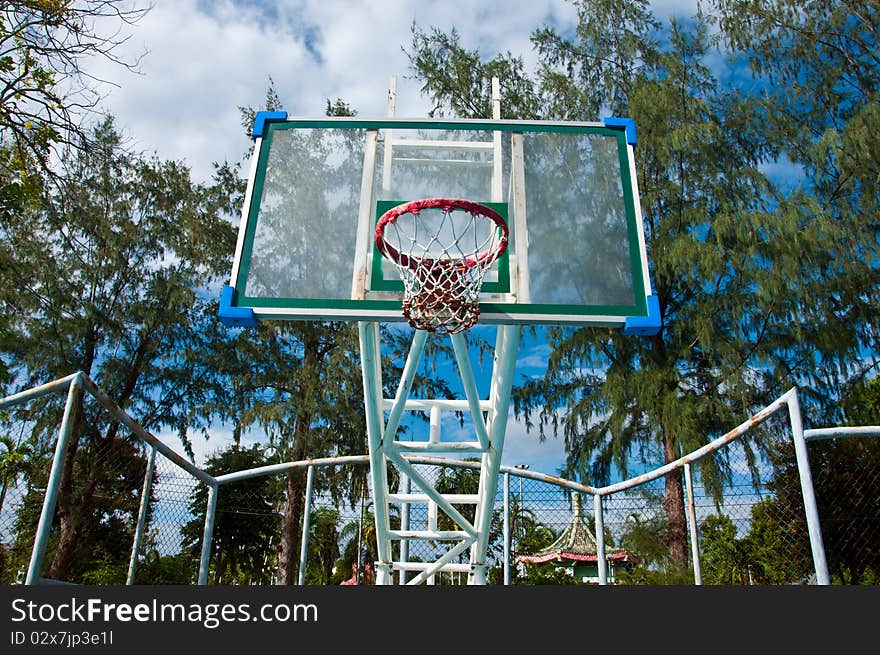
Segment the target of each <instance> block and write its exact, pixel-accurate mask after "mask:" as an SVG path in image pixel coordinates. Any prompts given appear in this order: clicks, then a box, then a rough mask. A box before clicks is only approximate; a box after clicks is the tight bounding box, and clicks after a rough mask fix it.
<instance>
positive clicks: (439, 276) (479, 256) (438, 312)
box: [376, 198, 508, 334]
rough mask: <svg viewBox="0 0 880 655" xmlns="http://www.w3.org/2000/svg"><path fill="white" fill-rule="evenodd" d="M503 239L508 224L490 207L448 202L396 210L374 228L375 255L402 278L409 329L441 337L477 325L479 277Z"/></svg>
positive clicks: (420, 203)
mask: <svg viewBox="0 0 880 655" xmlns="http://www.w3.org/2000/svg"><path fill="white" fill-rule="evenodd" d="M426 210H436V211H432V212H426ZM426 214H432V215H431V216H430V218H429V217H427V216H426ZM507 239H508V231H507V225H506V223H505V222H504V219H503V218H502V217H501V216H500V215H498V214H497V213H496V212H494V211H493V210H492V209H490V208H488V207H485V206H483V205H480V204H478V203H474V202H470V201H467V200H458V199H449V198H430V199H426V200H416V201H413V202H410V203H407V204H406V205H402V206H399V207H395V208H394V209H392V210H390V211H389V212H386V213H385V214H384V215H383V216H382V217H381V218H380V219H379V222H378V224H377V226H376V243H377V246H378V247H379V252H381V253H382V254H383V255H384V256H385V257H386V258H387V259H389V260H391V261H392V262H393V263H394V265H395V266H396V267H397V270H398V271H399V272H400V277H401V279H402V280H403V287H404V293H403V315H404V316H405V317H406V318H407V320H408V321H409V324H410V325H411V326H412V327H414V328H416V329H419V330H427V331H429V332H436V333H440V334H456V333H458V332H462V331H463V330H467V329H469V328H470V327H472V326H473V325H474V324H475V323H476V322H477V318H478V317H479V314H480V306H479V296H480V287H481V286H482V284H483V278H484V277H485V275H486V272H487V271H488V270H489V268H491V266H492V264H493V263H494V262H495V261H497V260H498V258H499V257H500V256H501V255H502V254H503V253H504V251H505V249H506V247H507Z"/></svg>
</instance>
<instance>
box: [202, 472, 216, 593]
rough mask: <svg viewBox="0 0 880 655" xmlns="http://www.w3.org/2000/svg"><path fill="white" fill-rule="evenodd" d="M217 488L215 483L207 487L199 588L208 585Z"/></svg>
mask: <svg viewBox="0 0 880 655" xmlns="http://www.w3.org/2000/svg"><path fill="white" fill-rule="evenodd" d="M219 486H220V485H218V484H217V483H216V482H215V483H214V484H210V485H208V504H207V507H206V508H205V530H204V532H203V533H202V557H201V559H200V560H199V582H198V584H199V585H200V586H204V585H206V584H208V566H209V564H210V561H211V542H212V541H213V539H214V516H215V515H216V513H217V491H218V489H219Z"/></svg>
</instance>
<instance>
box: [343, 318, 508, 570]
mask: <svg viewBox="0 0 880 655" xmlns="http://www.w3.org/2000/svg"><path fill="white" fill-rule="evenodd" d="M358 328H359V336H360V348H361V365H362V369H363V382H364V404H365V410H366V419H367V437H368V442H369V457H370V479H371V484H372V496H373V502H374V517H375V521H376V541H377V552H378V556H379V561H378V562H376V572H377V574H376V583H377V584H393V583H394V571H399V572H400V577H399V580H400V581H402V582H405V583H406V584H413V585H415V584H420V583H423V582H426V583H428V584H431V583H432V581H433V579H434V576H435V575H436V574H437V573H439V572H441V571H455V572H463V571H466V572H467V573H468V584H475V585H484V584H486V550H487V547H488V544H489V529H490V526H491V521H492V510H493V508H494V503H495V495H496V493H497V490H498V472H499V469H500V467H501V455H502V452H503V449H504V438H505V435H506V428H507V417H508V413H509V409H510V396H511V389H512V386H513V375H514V371H515V368H516V356H517V352H518V350H519V340H520V334H521V328H520V327H519V326H515V325H501V326H498V328H497V333H496V343H495V354H494V357H493V364H492V377H491V383H490V390H489V397H488V398H486V399H481V398H479V397H478V391H477V383H476V379H475V377H474V372H473V368H472V367H471V362H470V357H469V352H468V347H467V341H466V339H465V336H464V335H463V334H453V335H449V338H450V339H451V340H452V346H453V352H454V354H455V360H456V363H457V365H458V372H459V375H460V378H461V382H462V385H463V387H464V395H465V398H464V399H454V400H449V399H436V400H416V399H411V398H410V397H409V395H410V391H411V389H412V384H413V381H414V379H415V376H416V372H417V371H418V368H419V364H420V362H421V359H422V355H423V353H424V349H425V343H426V340H427V337H428V333H427V332H425V331H424V330H416V331H415V332H414V334H413V340H412V344H411V346H410V350H409V353H408V355H407V359H406V362H405V364H404V368H403V373H402V375H401V378H400V382H399V384H398V387H397V392H396V395H395V397H394V398H385V397H384V394H383V391H382V390H383V384H382V356H381V347H380V345H381V344H380V334H379V324H378V323H375V322H366V321H364V322H360V323H359V324H358ZM425 409H428V411H429V412H430V417H431V421H430V428H429V436H428V439H427V440H423V441H406V442H405V441H400V440H398V439H396V435H397V431H398V428H399V427H400V421H401V418H402V416H403V413H404V412H405V411H424V410H425ZM462 410H467V411H469V412H470V416H471V419H472V422H473V425H474V433H475V435H474V439H473V440H471V441H464V442H462V441H444V440H443V438H442V429H441V425H442V421H441V420H440V418H441V416H440V415H441V413H442V412H443V411H447V412H448V411H462ZM386 411H388V418H387V420H386V418H385V412H386ZM413 452H419V453H420V454H428V453H430V454H439V453H450V452H455V453H458V454H460V453H462V452H473V453H480V455H481V457H480V482H479V487H478V492H477V493H476V494H443V493H440V492H439V491H437V489H436V487H435V486H434V485H433V484H432V483H431V481H430V480H428V479H427V478H425V476H423V475H422V474H421V473H419V471H418V470H417V469H416V468H415V467H413V465H412V464H411V463H410V462H408V461H407V459H406V458H405V457H404V453H413ZM389 463H390V464H392V465H393V466H394V467H396V469H397V470H398V472H399V473H400V474H401V480H406V481H407V484H408V485H409V484H412V485H413V486H414V487H415V488H416V489H417V492H416V493H411V492H410V491H409V490H404V491H403V492H400V493H391V491H390V490H389V487H388V465H389ZM415 503H421V504H427V505H428V525H427V526H426V528H425V529H419V530H412V529H409V526H408V525H407V524H406V523H407V522H406V521H405V520H403V519H401V525H400V527H398V528H392V527H391V524H390V517H391V514H392V512H391V511H390V508H391V506H392V505H399V506H400V509H401V511H400V512H399V515H400V516H401V517H404V516H408V514H409V512H408V510H409V506H410V505H412V504H415ZM462 504H473V505H475V506H476V512H475V516H474V521H473V522H471V521H469V520H468V519H467V518H466V517H465V516H463V515H462V513H461V512H460V511H459V510H458V509H456V507H455V506H456V505H462ZM438 511H442V512H444V513H445V514H446V515H447V516H448V517H449V518H450V519H451V520H452V522H453V523H454V524H455V526H456V528H457V529H455V530H439V529H437V513H438ZM411 540H431V541H432V542H435V543H443V544H449V548H448V549H447V550H446V551H445V552H442V549H441V554H440V556H439V557H438V558H437V560H435V561H434V562H411V561H408V559H407V553H408V551H409V548H408V547H407V548H404V547H402V548H401V549H400V551H399V552H400V557H399V558H398V559H397V560H396V561H395V560H394V557H393V552H394V549H393V548H392V543H393V542H394V541H400V542H401V545H402V546H403V544H404V543H406V544H408V542H409V541H411ZM465 551H469V553H470V562H469V564H467V565H462V564H457V563H455V562H454V560H456V559H457V558H458V557H459V556H460V555H462V554H463V553H464V552H465ZM407 572H417V574H416V575H415V576H414V577H413V578H411V579H409V580H407V579H406V573H407Z"/></svg>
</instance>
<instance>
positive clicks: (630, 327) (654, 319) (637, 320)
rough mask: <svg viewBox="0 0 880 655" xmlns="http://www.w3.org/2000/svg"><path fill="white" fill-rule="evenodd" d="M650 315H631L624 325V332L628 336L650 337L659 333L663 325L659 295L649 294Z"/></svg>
mask: <svg viewBox="0 0 880 655" xmlns="http://www.w3.org/2000/svg"><path fill="white" fill-rule="evenodd" d="M646 300H647V301H648V315H647V316H629V317H627V319H626V323H624V325H623V334H624V335H625V336H628V337H649V336H653V335H655V334H657V333H658V332H659V331H660V328H661V327H662V321H661V319H660V301H659V300H657V296H653V295H652V296H648V297H647V298H646Z"/></svg>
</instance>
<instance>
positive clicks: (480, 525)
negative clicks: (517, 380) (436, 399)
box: [468, 325, 521, 585]
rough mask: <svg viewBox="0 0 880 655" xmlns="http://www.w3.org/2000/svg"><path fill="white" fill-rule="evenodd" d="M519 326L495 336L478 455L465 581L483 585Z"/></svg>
mask: <svg viewBox="0 0 880 655" xmlns="http://www.w3.org/2000/svg"><path fill="white" fill-rule="evenodd" d="M520 334H521V329H520V327H519V326H518V325H500V326H499V327H498V331H497V336H496V338H495V358H494V362H493V369H492V392H491V397H490V399H489V402H490V404H491V407H490V409H489V416H488V419H489V421H488V423H489V427H488V441H489V450H488V452H486V453H485V454H484V455H483V457H482V466H481V468H480V491H479V496H480V498H479V502H478V504H477V512H476V518H475V521H474V527H475V528H476V532H477V540H476V542H475V543H474V545H473V547H472V548H471V573H470V574H469V576H468V584H476V585H484V584H486V549H487V548H488V546H489V529H490V527H491V523H492V510H493V509H494V507H495V495H496V494H497V493H498V471H499V469H500V468H501V454H502V452H503V451H504V437H505V435H506V432H507V414H508V411H509V409H510V391H511V387H512V386H513V374H514V370H515V369H516V355H517V352H518V351H519V340H520Z"/></svg>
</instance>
